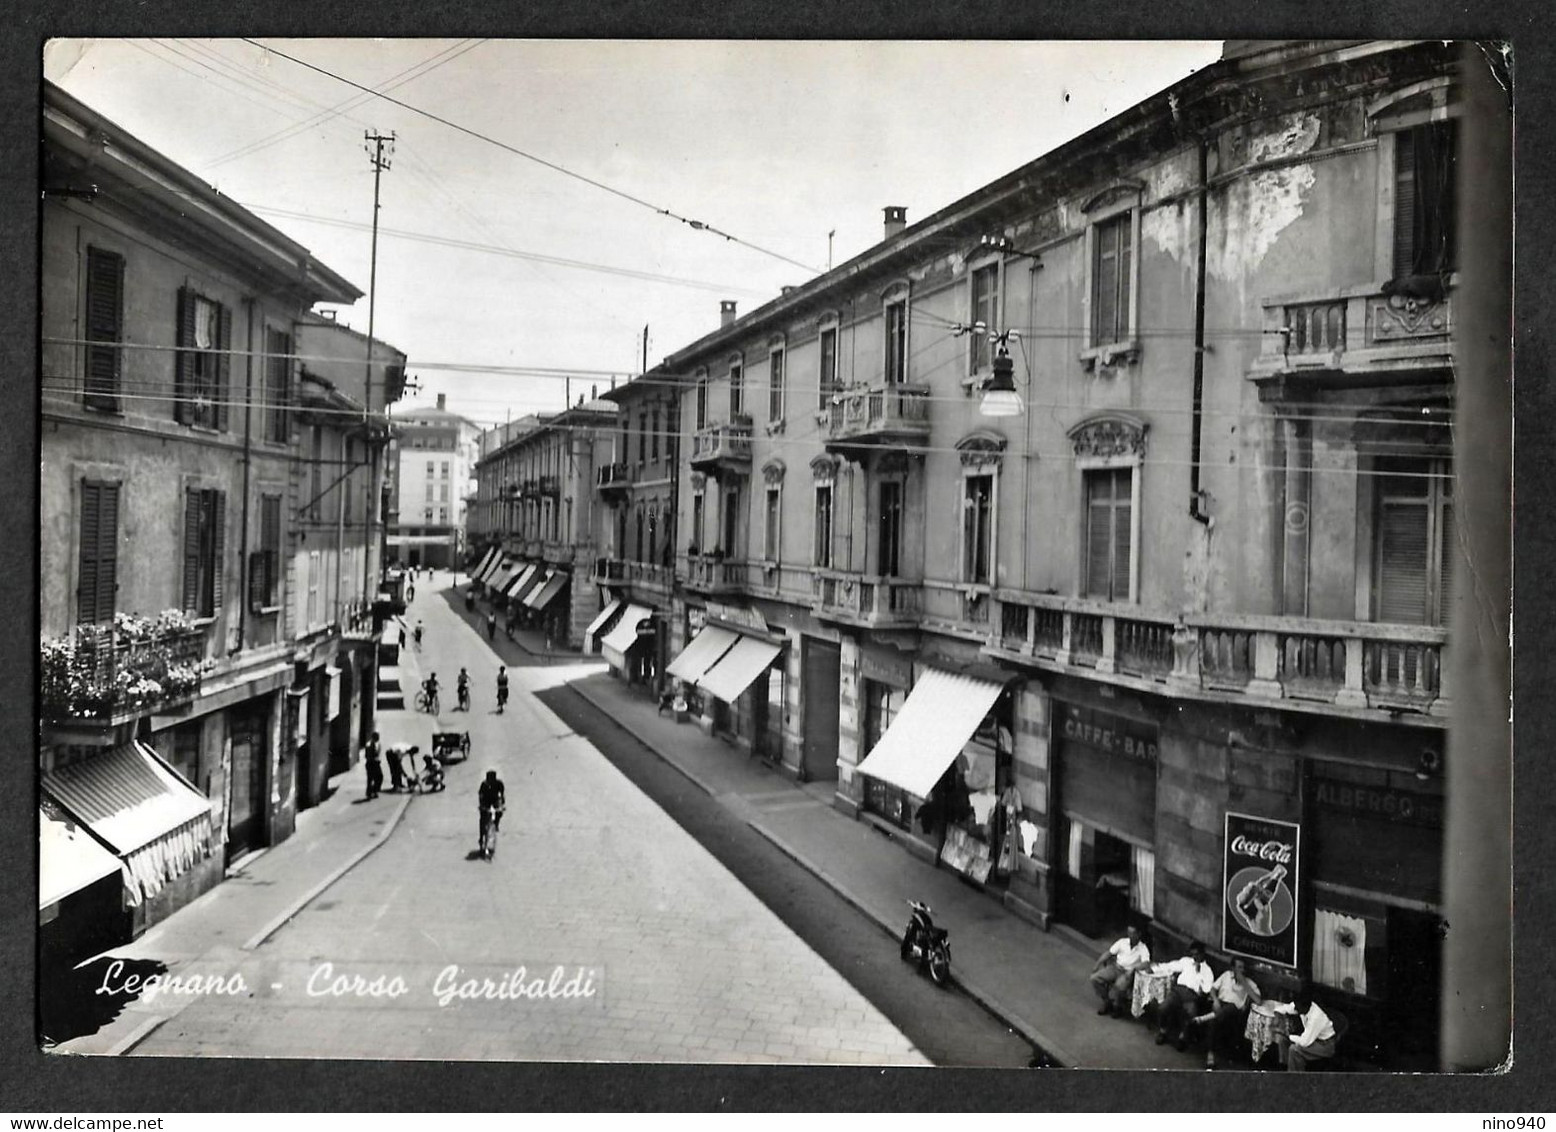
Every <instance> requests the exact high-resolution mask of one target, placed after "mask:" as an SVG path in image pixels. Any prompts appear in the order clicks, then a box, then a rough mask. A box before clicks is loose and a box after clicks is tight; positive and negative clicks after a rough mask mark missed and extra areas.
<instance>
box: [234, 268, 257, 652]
mask: <svg viewBox="0 0 1556 1132" xmlns="http://www.w3.org/2000/svg"><path fill="white" fill-rule="evenodd" d="M243 305H244V307H245V308H246V309H247V313H248V327H247V329H246V330H245V331H244V334H245V336H246V337H247V339H248V349H246V350H245V351H244V353H243V522H242V525H241V526H240V527H239V528H238V577H239V578H240V579H242V584H241V585H240V586H239V591H238V647H237V648H236V649H234V650H233V652H242V651H243V646H244V644H245V643H246V641H247V640H248V617H249V476H250V473H251V471H252V465H253V439H254V437H253V431H254V296H253V295H246V296H244V299H243ZM228 655H229V656H230V655H232V653H229V654H228Z"/></svg>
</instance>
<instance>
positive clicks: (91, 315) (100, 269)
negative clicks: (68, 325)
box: [83, 248, 124, 412]
mask: <svg viewBox="0 0 1556 1132" xmlns="http://www.w3.org/2000/svg"><path fill="white" fill-rule="evenodd" d="M123 318H124V257H123V256H120V255H116V254H115V253H113V252H105V251H101V250H100V249H98V248H88V249H87V253H86V337H87V338H88V339H89V340H90V341H92V342H105V343H107V342H111V343H114V344H115V345H113V346H97V345H91V346H88V347H87V352H86V375H85V382H84V386H83V388H84V392H85V400H86V403H87V404H88V405H90V406H92V407H93V408H97V409H106V410H108V411H109V412H116V411H117V410H118V408H119V402H118V396H117V394H118V392H119V350H118V349H117V343H118V342H119V341H120V338H121V334H122V322H123Z"/></svg>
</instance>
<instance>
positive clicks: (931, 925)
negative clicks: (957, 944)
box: [902, 900, 951, 987]
mask: <svg viewBox="0 0 1556 1132" xmlns="http://www.w3.org/2000/svg"><path fill="white" fill-rule="evenodd" d="M908 907H910V908H912V909H913V915H912V917H911V918H910V919H909V920H908V928H907V931H905V932H904V933H903V935H902V957H903V958H904V959H912V960H915V961H917V963H918V965H919V970H924V969H926V968H927V969H928V971H929V977H930V978H931V979H933V980H934V981H935V985H936V986H942V987H943V986H945V984H946V981H947V980H948V979H949V978H950V977H951V941H950V935H951V933H950V932H948V931H946V930H945V929H944V928H937V927H935V921H934V919H933V918H932V917H931V916H930V911H929V905H928V904H925V903H923V902H921V901H918V900H909V901H908Z"/></svg>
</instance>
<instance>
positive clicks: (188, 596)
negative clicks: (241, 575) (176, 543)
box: [184, 487, 200, 615]
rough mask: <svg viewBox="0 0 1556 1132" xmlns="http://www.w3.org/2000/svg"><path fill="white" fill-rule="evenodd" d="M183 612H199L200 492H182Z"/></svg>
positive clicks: (193, 490) (196, 490)
mask: <svg viewBox="0 0 1556 1132" xmlns="http://www.w3.org/2000/svg"><path fill="white" fill-rule="evenodd" d="M184 612H186V613H193V614H196V615H198V614H199V612H200V492H199V490H198V489H196V488H192V487H191V488H186V489H185V490H184Z"/></svg>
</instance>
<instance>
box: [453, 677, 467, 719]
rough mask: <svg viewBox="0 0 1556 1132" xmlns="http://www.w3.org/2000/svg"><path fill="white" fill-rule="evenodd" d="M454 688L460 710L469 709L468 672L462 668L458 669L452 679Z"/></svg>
mask: <svg viewBox="0 0 1556 1132" xmlns="http://www.w3.org/2000/svg"><path fill="white" fill-rule="evenodd" d="M454 687H455V690H456V691H457V692H458V695H459V707H460V710H461V711H469V710H470V673H468V672H466V671H465V670H464V669H463V668H461V669H460V670H459V676H458V678H457V679H456V680H455V681H454Z"/></svg>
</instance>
